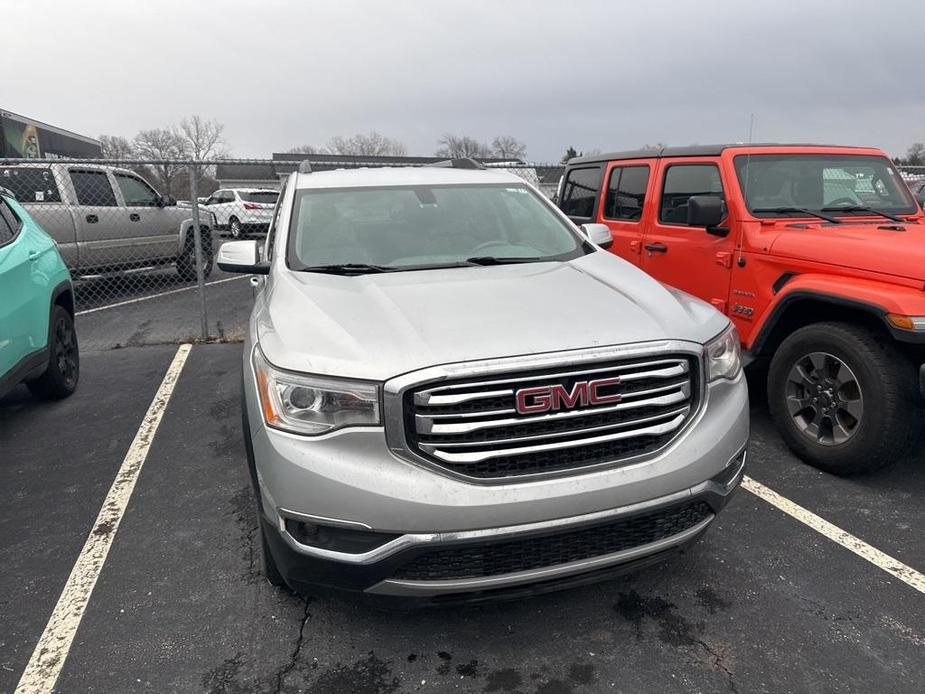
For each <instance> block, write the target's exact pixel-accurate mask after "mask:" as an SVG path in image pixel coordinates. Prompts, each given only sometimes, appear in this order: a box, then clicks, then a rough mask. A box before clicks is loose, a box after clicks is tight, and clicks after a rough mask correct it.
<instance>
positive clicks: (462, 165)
mask: <svg viewBox="0 0 925 694" xmlns="http://www.w3.org/2000/svg"><path fill="white" fill-rule="evenodd" d="M426 166H436V167H440V168H444V169H484V168H485V165H484V164H482V163H481V162H478V161H476V160H475V159H473V158H472V157H458V158H456V159H445V160H444V161H435V162H434V163H433V164H426Z"/></svg>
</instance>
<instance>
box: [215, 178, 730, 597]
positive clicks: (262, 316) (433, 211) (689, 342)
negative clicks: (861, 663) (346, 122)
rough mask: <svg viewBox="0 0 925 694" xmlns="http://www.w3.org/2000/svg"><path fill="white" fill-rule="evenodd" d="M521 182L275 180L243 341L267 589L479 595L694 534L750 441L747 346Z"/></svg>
mask: <svg viewBox="0 0 925 694" xmlns="http://www.w3.org/2000/svg"><path fill="white" fill-rule="evenodd" d="M611 240H612V239H611V236H610V231H609V230H608V229H607V228H606V227H603V226H601V225H587V226H585V227H584V228H581V229H579V228H578V227H576V226H574V225H573V224H572V223H571V222H570V221H569V220H568V218H567V217H565V216H564V215H563V214H562V213H561V212H560V211H559V210H557V209H556V208H555V207H554V206H553V205H552V204H550V203H549V202H548V201H547V200H546V199H545V198H544V197H543V196H542V195H540V194H539V193H538V192H537V191H536V190H535V189H534V188H532V187H531V186H530V185H528V184H526V183H525V182H524V181H523V180H521V179H519V178H517V177H516V176H514V175H511V174H509V173H505V172H500V171H491V170H483V169H481V168H480V167H477V165H475V163H474V162H468V163H467V160H463V161H461V162H455V166H453V167H442V168H429V167H420V168H402V169H392V168H383V169H360V170H340V171H327V172H323V173H310V169H309V168H308V167H305V165H303V168H302V169H301V170H300V172H298V173H295V174H292V175H291V176H290V177H289V179H288V181H287V183H286V185H285V188H284V191H283V193H282V195H281V196H280V200H279V203H278V204H277V207H276V210H275V215H274V219H273V222H272V225H271V227H270V231H269V234H268V237H267V239H266V242H265V247H264V249H263V252H262V253H261V252H260V249H259V247H258V245H257V243H256V242H255V241H234V242H228V243H225V244H224V245H223V246H222V247H221V249H220V251H219V255H218V259H217V262H218V265H219V267H220V268H222V269H223V270H227V271H229V272H245V273H253V274H256V275H259V276H260V277H258V278H257V279H255V280H254V284H255V286H256V287H257V297H256V303H255V306H254V310H253V313H252V315H251V318H250V325H249V330H248V333H247V339H246V343H245V348H244V395H243V397H244V407H243V414H244V430H245V439H246V442H247V451H248V458H249V464H250V470H251V473H252V481H253V484H254V488H255V491H256V493H257V499H258V505H259V509H260V520H261V537H262V540H263V558H264V568H265V572H266V575H267V577H268V579H269V580H270V581H271V582H273V583H276V584H282V583H286V584H288V585H289V586H290V587H292V588H295V589H297V590H302V591H306V592H317V591H318V590H319V589H324V588H340V589H349V590H353V591H362V592H365V593H367V594H374V595H378V596H402V597H427V598H431V599H439V600H447V599H451V600H452V599H460V598H465V599H482V598H487V597H491V596H495V595H496V594H501V595H508V594H512V593H513V594H520V593H522V592H525V591H532V592H536V591H543V590H550V589H553V588H556V587H560V586H563V585H571V584H576V583H582V582H587V581H592V580H597V579H599V578H601V577H604V576H607V575H611V574H613V573H616V572H620V571H626V570H628V569H630V568H635V567H638V566H639V565H641V564H645V563H648V562H651V561H656V560H658V559H660V558H662V557H663V556H665V555H667V554H669V553H670V552H671V551H672V550H677V549H679V548H681V547H684V546H685V545H687V544H689V543H691V542H693V541H694V540H695V539H696V538H697V537H698V536H700V534H701V533H703V532H704V531H705V530H706V529H707V527H708V526H709V525H710V523H711V522H712V521H713V519H714V518H715V516H716V514H717V512H718V511H719V510H720V509H721V508H722V507H723V506H724V505H725V503H726V501H727V499H728V497H729V495H730V494H731V493H732V491H733V490H734V489H735V488H736V487H737V485H738V483H739V481H740V479H741V476H742V472H743V468H744V464H745V448H746V443H747V440H748V394H747V389H746V384H745V380H744V377H743V375H742V369H741V362H740V354H739V346H738V345H739V342H738V338H737V336H736V334H735V331H734V330H733V328H732V327H731V326H730V324H729V321H728V320H727V319H726V318H725V317H723V316H722V315H721V314H720V313H718V312H717V311H715V310H714V309H713V308H712V307H711V306H709V305H707V304H705V303H703V302H701V301H699V300H697V299H694V298H692V297H690V296H688V295H687V294H684V293H682V292H679V291H677V290H674V289H671V288H669V287H665V286H663V285H661V284H659V283H658V282H656V281H655V280H653V279H652V278H651V277H649V276H648V275H646V274H644V273H643V272H642V271H640V270H639V269H638V268H636V267H634V266H633V265H631V264H629V263H627V262H625V261H623V260H621V259H619V258H617V257H615V256H614V255H612V254H610V253H607V252H605V251H604V250H602V248H601V247H602V246H603V247H606V246H607V245H609V244H610V242H611Z"/></svg>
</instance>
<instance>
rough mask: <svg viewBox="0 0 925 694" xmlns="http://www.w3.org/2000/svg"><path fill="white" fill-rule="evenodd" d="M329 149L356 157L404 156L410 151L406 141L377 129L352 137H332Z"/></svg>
mask: <svg viewBox="0 0 925 694" xmlns="http://www.w3.org/2000/svg"><path fill="white" fill-rule="evenodd" d="M327 149H328V151H329V152H330V153H331V154H343V155H345V156H356V157H381V156H393V157H403V156H405V155H406V154H407V153H408V148H407V147H405V143H403V142H401V141H399V140H393V139H392V138H390V137H386V136H385V135H382V134H381V133H377V132H376V131H375V130H371V131H370V132H368V133H357V134H356V135H353V136H352V137H342V136H338V137H332V138H331V139H330V140H328V146H327Z"/></svg>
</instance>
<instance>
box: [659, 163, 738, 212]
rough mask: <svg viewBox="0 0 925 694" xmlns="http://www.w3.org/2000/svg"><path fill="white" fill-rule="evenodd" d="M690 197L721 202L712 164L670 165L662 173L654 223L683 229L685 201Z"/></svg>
mask: <svg viewBox="0 0 925 694" xmlns="http://www.w3.org/2000/svg"><path fill="white" fill-rule="evenodd" d="M694 195H716V196H719V197H720V198H721V199H725V197H724V195H723V182H722V179H720V177H719V168H718V167H717V166H716V164H672V165H671V166H669V167H668V170H667V171H666V172H665V182H664V184H663V185H662V199H661V203H660V204H659V210H658V220H659V221H660V222H662V223H664V224H680V225H683V226H687V201H688V200H690V198H691V197H693V196H694Z"/></svg>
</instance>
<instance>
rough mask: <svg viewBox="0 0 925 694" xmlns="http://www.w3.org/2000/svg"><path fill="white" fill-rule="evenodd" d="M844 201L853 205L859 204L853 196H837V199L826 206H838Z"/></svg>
mask: <svg viewBox="0 0 925 694" xmlns="http://www.w3.org/2000/svg"><path fill="white" fill-rule="evenodd" d="M842 203H848V204H849V205H850V206H852V207H854V206H855V205H857V204H858V203H857V202H856V201H854V200H852V199H851V198H836V199H835V200H832V201H831V202H829V203H827V204H826V207H838V206H839V205H840V204H842Z"/></svg>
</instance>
